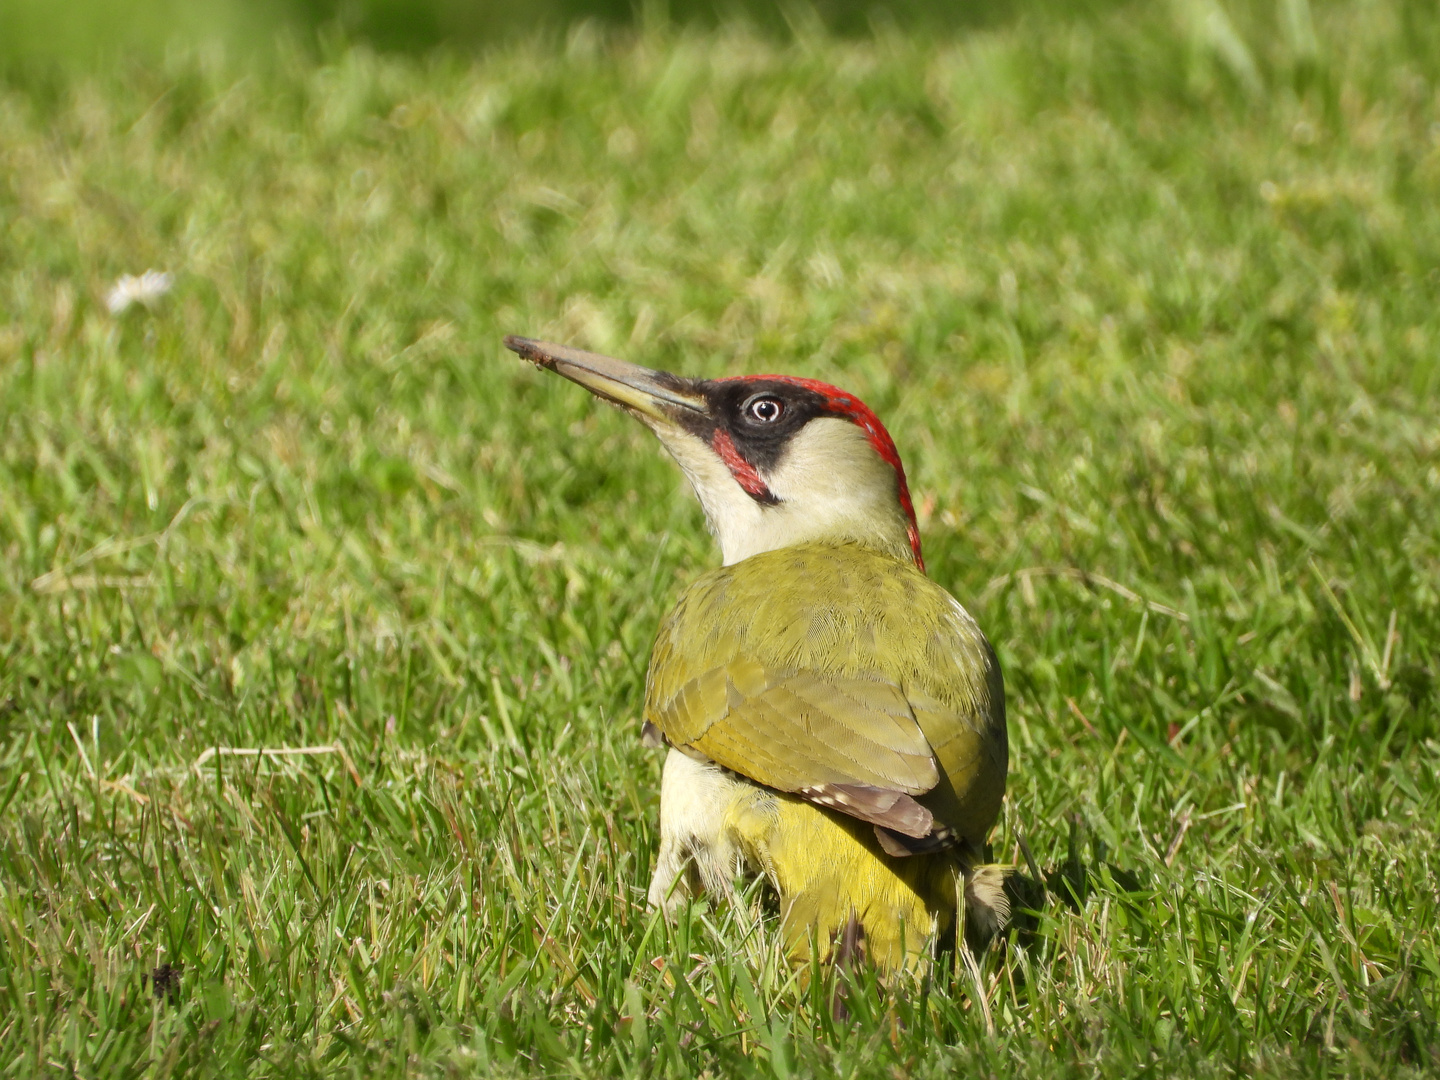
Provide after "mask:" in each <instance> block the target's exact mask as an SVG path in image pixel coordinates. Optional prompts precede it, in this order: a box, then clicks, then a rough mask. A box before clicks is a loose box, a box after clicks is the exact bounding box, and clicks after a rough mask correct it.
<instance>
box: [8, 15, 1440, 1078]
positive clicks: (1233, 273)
mask: <svg viewBox="0 0 1440 1080" xmlns="http://www.w3.org/2000/svg"><path fill="white" fill-rule="evenodd" d="M1307 28H1309V29H1308V30H1307ZM1307 34H1308V36H1307ZM1437 42H1440V17H1437V16H1436V15H1434V14H1433V13H1432V12H1431V11H1430V9H1429V8H1428V7H1426V6H1424V5H1420V4H1410V5H1407V4H1405V3H1402V2H1400V0H1394V2H1387V3H1368V4H1356V5H1338V4H1337V5H1323V6H1317V7H1316V8H1315V10H1314V11H1313V12H1312V11H1311V9H1310V7H1309V6H1308V5H1307V4H1305V3H1304V2H1303V0H1290V2H1287V3H1282V4H1280V5H1278V6H1277V7H1276V8H1274V9H1273V10H1272V9H1271V8H1270V7H1269V6H1265V7H1263V8H1256V9H1255V10H1253V11H1250V12H1248V13H1242V14H1237V13H1234V12H1232V13H1231V16H1230V17H1226V16H1225V14H1224V11H1223V9H1221V8H1220V7H1218V6H1210V5H1205V4H1201V3H1198V2H1197V3H1196V4H1194V5H1189V6H1186V5H1180V6H1175V7H1169V6H1167V7H1164V8H1163V9H1157V10H1154V11H1152V10H1151V9H1150V8H1148V7H1137V8H1135V9H1127V10H1125V11H1123V12H1120V13H1119V14H1117V15H1114V16H1112V17H1107V18H1106V19H1104V20H1103V21H1100V22H1084V21H1082V22H1076V23H1059V22H1055V21H1051V20H1043V21H1042V20H1035V21H1028V20H1020V21H1018V22H1016V23H1013V24H1012V25H1009V26H1005V27H1001V28H997V29H994V30H992V31H988V32H984V33H975V34H971V35H969V36H964V37H959V38H955V39H950V40H939V39H937V40H923V39H917V38H909V37H905V36H903V35H900V34H899V33H893V34H891V33H888V32H882V33H880V34H879V36H878V37H876V38H874V39H873V40H868V41H863V42H848V43H846V42H838V41H834V40H830V39H827V38H825V37H824V36H823V35H819V34H818V33H817V34H810V35H807V34H805V33H800V34H799V37H798V39H797V40H796V41H794V42H792V43H790V44H785V45H782V44H778V43H775V42H767V41H764V40H760V39H758V38H756V37H753V36H750V35H747V34H745V33H741V32H719V33H713V34H698V33H680V32H676V33H652V34H649V35H642V36H640V37H638V38H635V39H633V40H607V39H605V38H604V37H603V36H602V35H600V34H599V33H598V32H597V31H595V30H594V28H593V27H591V28H589V29H584V30H582V31H580V32H577V33H576V34H574V35H571V37H570V40H569V43H568V45H567V46H566V47H565V49H564V50H563V51H559V50H554V51H552V50H550V49H549V48H548V47H546V46H541V45H531V46H526V45H513V46H508V47H506V48H505V49H504V50H502V51H498V52H495V53H492V54H489V55H487V57H486V58H484V59H482V60H479V61H476V62H475V63H473V64H471V63H462V62H461V61H460V60H458V59H455V58H450V59H428V60H427V59H410V60H404V59H382V58H377V57H376V56H374V55H372V54H370V53H368V52H366V51H364V50H360V49H354V50H348V51H344V50H338V51H335V52H334V53H333V54H332V55H331V57H330V59H329V60H328V61H326V62H316V61H313V60H311V59H307V58H306V57H305V56H304V55H303V54H302V53H301V52H299V51H294V52H290V53H286V52H282V53H281V54H279V55H277V57H275V58H274V59H273V60H272V61H271V62H269V63H268V65H262V66H260V67H257V68H256V69H255V70H253V71H246V70H241V69H238V68H232V67H227V66H225V64H224V63H222V62H220V61H218V60H213V59H209V60H207V59H205V58H204V57H203V56H198V55H193V54H188V53H175V54H172V55H171V57H170V58H169V59H168V60H166V61H165V62H164V63H163V64H161V65H138V64H137V65H134V66H123V65H122V66H116V67H113V68H110V69H107V71H106V72H105V73H103V74H97V75H92V76H87V77H84V78H81V77H78V76H76V77H65V78H64V79H61V80H59V81H56V79H55V78H49V79H47V80H42V79H40V78H39V77H36V78H35V81H33V82H32V81H27V79H28V78H29V77H28V76H27V77H22V76H19V75H14V74H13V73H12V75H11V76H10V81H9V83H8V84H7V86H6V89H4V90H3V99H0V162H3V171H0V226H3V233H4V236H5V238H6V239H5V242H4V244H0V556H3V559H0V746H3V749H0V761H3V769H0V1003H3V1005H0V1070H4V1071H6V1072H7V1073H8V1074H11V1075H17V1076H19V1075H34V1074H36V1073H38V1072H41V1071H45V1070H51V1069H55V1070H59V1069H68V1068H73V1069H74V1070H75V1071H76V1072H77V1073H79V1074H81V1075H94V1076H101V1075H105V1076H110V1075H117V1076H118V1075H132V1074H136V1075H138V1074H140V1073H142V1072H148V1073H149V1074H153V1075H165V1074H175V1073H182V1072H196V1073H205V1072H214V1073H218V1074H238V1073H253V1074H257V1075H260V1074H285V1075H289V1074H293V1073H313V1074H320V1073H327V1074H328V1073H344V1072H351V1071H353V1072H356V1073H364V1074H367V1075H369V1074H372V1073H374V1074H378V1073H385V1072H389V1073H395V1074H399V1073H402V1072H406V1071H407V1070H408V1071H409V1072H412V1073H424V1074H432V1073H433V1074H440V1073H447V1072H450V1071H454V1072H460V1073H466V1072H474V1073H487V1074H498V1075H506V1074H534V1073H539V1072H542V1071H546V1072H562V1073H574V1074H582V1075H592V1074H593V1075H621V1074H625V1075H629V1074H647V1075H672V1074H673V1075H695V1074H700V1073H703V1072H707V1071H708V1073H709V1074H710V1075H711V1076H716V1077H719V1076H726V1077H728V1076H747V1075H756V1076H761V1075H778V1076H782V1077H783V1076H787V1075H807V1074H825V1075H831V1074H839V1075H844V1076H857V1075H896V1076H899V1075H915V1076H921V1077H925V1076H940V1075H950V1074H952V1073H956V1072H961V1071H963V1072H965V1073H966V1074H972V1073H973V1074H975V1075H988V1074H992V1073H993V1074H1005V1075H1009V1074H1017V1075H1048V1074H1056V1075H1089V1074H1091V1073H1105V1074H1117V1075H1118V1074H1130V1073H1134V1072H1137V1071H1139V1070H1142V1069H1145V1068H1153V1069H1156V1070H1157V1071H1158V1072H1160V1073H1162V1074H1177V1073H1182V1074H1193V1075H1209V1074H1212V1073H1213V1074H1220V1073H1228V1072H1231V1071H1235V1070H1239V1071H1255V1072H1264V1073H1290V1072H1294V1073H1309V1072H1314V1071H1318V1070H1320V1069H1322V1068H1329V1069H1331V1070H1332V1071H1347V1072H1355V1073H1363V1072H1374V1073H1377V1074H1384V1075H1395V1074H1397V1073H1398V1072H1400V1071H1402V1070H1403V1069H1406V1068H1409V1069H1412V1070H1416V1071H1423V1070H1427V1069H1434V1068H1436V1067H1437V1063H1440V1060H1437V1054H1440V1028H1437V1024H1436V1010H1437V1007H1440V992H1437V985H1436V980H1437V978H1440V947H1437V942H1436V925H1437V919H1440V910H1437V908H1440V901H1437V885H1440V878H1437V867H1436V862H1435V860H1436V854H1435V852H1436V842H1437V832H1440V828H1437V821H1440V779H1437V773H1440V741H1437V739H1440V724H1437V718H1436V702H1437V692H1436V688H1435V679H1436V676H1437V674H1440V671H1437V662H1436V659H1435V656H1436V649H1437V644H1440V419H1437V417H1440V362H1437V359H1436V353H1437V348H1440V315H1437V313H1436V310H1437V309H1436V300H1437V290H1440V279H1437V270H1436V267H1437V266H1440V98H1437V85H1440V83H1437V80H1440V48H1435V47H1434V46H1435V44H1436V43H1437ZM151 268H153V269H156V270H163V271H169V272H171V273H173V274H174V287H173V289H172V290H171V291H170V292H169V293H168V294H166V295H164V296H163V297H160V298H159V299H158V300H155V302H154V306H153V307H146V306H144V305H136V306H132V307H131V308H130V309H129V310H128V311H126V312H124V313H122V314H120V315H118V316H116V315H112V314H110V312H109V311H108V310H107V308H106V296H107V294H108V292H109V290H110V288H111V287H112V285H113V284H114V282H115V281H116V279H118V278H119V277H120V276H121V275H123V274H139V273H140V272H142V271H144V270H146V269H151ZM508 332H516V333H523V334H529V335H534V336H542V337H549V338H553V339H557V340H565V341H570V342H574V343H576V344H580V345H585V346H589V347H592V348H597V349H601V350H605V351H610V352H614V353H617V354H621V355H625V356H627V357H629V358H631V359H634V360H637V361H639V362H642V363H646V364H650V365H653V366H662V367H671V368H674V369H677V370H683V371H685V372H687V373H691V374H696V373H707V374H721V373H727V372H739V371H757V370H770V371H790V372H795V373H800V374H805V375H812V376H816V377H821V378H825V379H828V380H830V381H834V382H838V383H841V384H843V385H845V386H847V387H848V388H850V389H852V390H854V391H855V392H857V393H859V394H860V395H861V396H863V397H864V398H865V399H866V400H867V401H868V402H870V403H871V404H872V405H873V406H874V407H875V408H876V409H877V410H878V411H879V412H880V413H881V415H882V416H883V417H884V418H885V420H886V421H887V423H888V424H889V426H890V429H891V431H892V433H893V434H894V435H895V437H896V440H897V442H898V444H899V446H900V449H901V451H902V453H903V454H904V455H905V457H906V461H907V465H908V468H909V471H910V474H911V478H912V487H913V489H914V490H915V493H916V503H917V506H918V507H919V509H920V513H921V518H922V522H921V524H922V533H923V536H924V541H925V545H926V558H927V563H928V565H929V567H930V570H931V573H932V575H933V576H934V577H935V578H937V579H938V580H939V581H941V582H942V583H944V584H945V585H946V586H947V587H948V588H950V589H952V590H953V591H954V592H955V593H956V595H957V596H959V597H960V598H961V599H962V601H963V602H964V603H966V605H967V606H968V607H969V608H970V610H971V611H972V612H973V613H974V614H975V615H976V617H977V618H978V619H979V621H980V623H981V625H982V626H983V627H984V628H985V629H986V631H987V633H988V634H989V636H990V638H991V639H992V641H994V643H995V644H996V647H997V649H998V650H999V653H1000V656H1001V659H1002V662H1003V664H1004V667H1005V671H1006V679H1007V688H1008V694H1009V704H1010V730H1011V747H1012V762H1011V768H1012V777H1011V788H1010V790H1011V797H1010V800H1009V803H1008V806H1007V809H1006V813H1005V816H1004V819H1003V821H1002V823H1001V825H1000V827H999V828H998V829H997V832H996V835H995V837H994V840H995V847H996V851H997V857H1000V858H1004V859H1007V860H1013V861H1015V862H1017V863H1022V864H1023V863H1024V861H1025V860H1024V856H1023V854H1022V850H1021V841H1022V838H1023V840H1024V841H1026V842H1027V843H1028V846H1029V848H1030V850H1031V851H1032V852H1033V854H1034V856H1035V858H1036V860H1037V863H1038V864H1039V867H1040V869H1041V870H1042V871H1043V872H1045V873H1047V874H1049V875H1050V881H1051V886H1052V889H1051V893H1050V895H1049V897H1048V898H1047V899H1046V900H1045V902H1044V903H1043V905H1042V910H1041V911H1040V912H1039V914H1038V916H1036V917H1035V918H1032V919H1031V920H1030V921H1029V928H1028V929H1026V930H1025V932H1024V933H1018V932H1017V934H1016V935H1015V936H1014V937H1012V939H1011V940H1009V941H1007V942H1006V943H1005V944H1004V945H1003V946H1002V947H1001V948H999V949H997V950H995V951H993V952H992V953H991V954H989V955H988V956H987V957H985V958H984V970H983V980H984V982H985V986H986V994H987V999H988V1010H989V1013H990V1015H991V1016H992V1018H993V1022H994V1025H995V1029H996V1033H995V1034H994V1035H993V1036H991V1035H987V1034H986V1024H985V1018H984V1012H985V1010H982V1009H980V1008H978V1007H976V1004H975V1002H976V997H977V994H976V992H975V988H974V984H973V982H971V981H970V980H969V979H968V977H966V976H964V975H961V976H960V977H958V978H957V977H956V975H955V973H954V971H953V970H952V968H951V966H950V965H949V963H948V962H947V964H946V965H944V966H943V967H942V968H941V969H939V970H937V971H936V972H934V973H932V975H931V977H929V978H927V979H925V980H919V981H900V982H898V983H896V984H895V985H891V986H888V987H887V986H881V985H879V984H878V983H877V982H876V981H875V980H874V979H873V977H869V976H862V977H861V981H862V983H863V984H864V985H862V986H861V987H860V988H858V989H856V990H853V991H852V992H851V994H850V997H849V1000H850V1003H851V1005H850V1007H851V1012H852V1015H853V1018H854V1019H853V1021H852V1023H850V1024H849V1025H844V1024H841V1025H837V1024H836V1022H835V1021H834V1020H833V1019H832V1017H831V1011H830V1009H829V1007H828V1004H829V996H828V995H829V993H830V990H829V987H828V986H827V985H826V982H825V980H824V979H818V980H808V981H807V980H806V979H804V978H801V977H798V976H797V975H796V974H795V973H793V972H791V971H790V970H788V969H787V968H786V967H785V966H784V965H783V964H781V963H780V962H779V960H778V958H777V957H778V954H777V952H776V934H775V927H774V925H773V923H772V922H768V921H766V919H765V918H764V908H763V905H758V906H757V907H756V908H755V910H754V911H752V910H751V909H750V908H748V907H740V908H722V909H719V910H710V909H708V908H705V907H703V906H701V907H697V908H696V909H695V910H693V911H692V912H690V913H689V915H688V917H687V918H686V919H685V920H682V922H681V923H680V924H679V925H677V926H673V927H667V926H666V925H665V924H664V923H663V922H662V921H658V920H657V919H656V918H655V917H654V916H653V915H652V914H651V913H650V912H649V911H647V910H646V908H645V906H644V902H643V901H644V886H645V884H646V882H647V880H648V874H649V870H650V865H651V861H652V859H653V855H654V847H655V833H654V826H655V818H656V812H657V788H658V768H659V760H658V758H657V757H656V756H655V755H654V754H653V753H652V752H649V751H646V750H644V749H642V748H641V747H640V745H639V741H638V717H637V710H638V707H639V702H640V699H641V695H642V688H643V676H644V668H645V663H646V660H647V656H648V650H649V646H650V642H651V638H652V635H653V633H654V629H655V626H656V624H657V622H658V620H659V618H660V617H661V615H662V614H663V613H664V611H665V610H666V609H667V607H668V605H669V604H670V603H671V602H672V600H673V598H674V596H675V595H676V593H677V591H678V590H679V588H680V587H681V586H682V585H683V584H684V583H685V582H686V581H688V580H689V579H690V578H692V577H693V576H694V575H695V574H696V573H698V572H700V571H701V570H702V569H703V568H705V567H707V566H709V565H712V564H713V562H714V561H715V555H714V552H713V550H712V547H711V544H710V541H709V539H708V538H707V537H706V536H705V534H704V531H703V527H702V522H701V519H700V515H699V511H698V509H697V507H696V506H695V505H694V504H693V501H692V500H690V499H689V497H688V496H686V495H685V494H684V493H683V490H682V482H681V480H680V478H679V475H678V473H677V472H676V471H675V470H674V468H673V466H672V465H670V464H669V463H668V462H666V461H665V460H664V459H663V458H662V457H661V455H660V453H659V451H658V449H657V448H656V447H654V446H653V445H651V443H650V441H649V440H648V436H646V435H645V433H644V432H643V431H641V430H640V429H639V428H638V426H636V425H634V424H633V423H631V422H630V421H628V420H626V419H625V418H624V417H622V416H619V415H617V414H615V413H613V412H609V411H605V410H602V409H600V408H598V407H597V406H596V404H595V403H594V402H593V400H591V399H590V398H589V397H588V395H585V394H584V393H583V392H581V391H579V390H578V389H577V388H574V387H572V386H569V385H567V384H564V383H563V382H561V381H559V380H555V379H553V378H549V377H546V376H543V375H541V374H540V373H537V372H535V371H534V370H533V369H528V368H527V367H526V366H524V365H522V364H520V363H519V362H517V361H516V360H515V359H514V358H513V357H511V356H510V355H509V354H508V353H505V352H504V351H503V350H502V349H501V347H500V337H501V335H502V334H504V333H508ZM261 747H268V748H279V747H337V748H339V749H337V750H336V752H333V753H317V754H312V755H306V756H299V755H292V756H286V757H260V756H250V757H241V756H233V755H224V754H209V755H208V756H206V755H207V751H209V750H211V749H212V748H261ZM341 750H343V753H342V752H340V751H341ZM197 763H198V765H197ZM1076 900H1078V901H1079V902H1078V903H1073V901H1076ZM1067 901H1071V902H1067ZM757 913H758V915H757ZM757 917H758V921H757ZM164 965H170V967H169V968H168V969H165V968H164ZM176 968H180V973H179V976H178V983H176V982H175V980H173V978H172V979H168V980H167V979H166V978H165V977H164V976H162V979H161V983H162V985H161V987H160V989H161V993H160V994H159V995H158V996H157V994H156V993H155V992H154V989H155V987H154V984H153V982H152V981H150V980H151V979H152V976H153V973H154V972H155V971H156V969H164V970H166V971H171V972H173V971H174V970H175V969H176ZM167 987H173V991H174V992H173V993H170V992H169V990H168V989H167Z"/></svg>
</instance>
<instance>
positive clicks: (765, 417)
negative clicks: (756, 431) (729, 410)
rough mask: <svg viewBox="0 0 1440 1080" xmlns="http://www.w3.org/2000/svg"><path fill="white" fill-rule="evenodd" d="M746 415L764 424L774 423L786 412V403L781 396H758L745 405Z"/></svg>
mask: <svg viewBox="0 0 1440 1080" xmlns="http://www.w3.org/2000/svg"><path fill="white" fill-rule="evenodd" d="M745 412H746V415H748V416H749V417H750V419H751V420H756V421H758V422H760V423H762V424H773V423H774V422H775V421H776V420H779V419H780V417H781V416H782V415H784V413H785V403H784V402H783V401H781V400H780V399H779V398H773V397H757V398H756V399H755V400H754V401H751V402H748V403H747V404H746V405H745Z"/></svg>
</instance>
